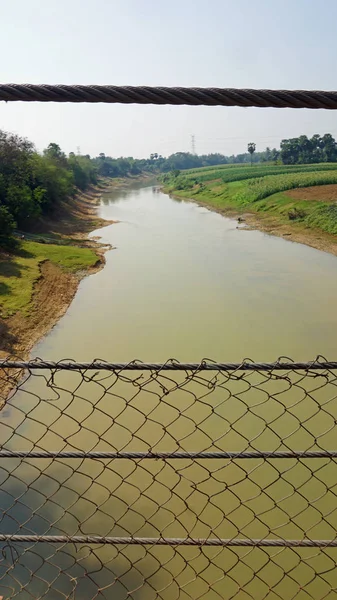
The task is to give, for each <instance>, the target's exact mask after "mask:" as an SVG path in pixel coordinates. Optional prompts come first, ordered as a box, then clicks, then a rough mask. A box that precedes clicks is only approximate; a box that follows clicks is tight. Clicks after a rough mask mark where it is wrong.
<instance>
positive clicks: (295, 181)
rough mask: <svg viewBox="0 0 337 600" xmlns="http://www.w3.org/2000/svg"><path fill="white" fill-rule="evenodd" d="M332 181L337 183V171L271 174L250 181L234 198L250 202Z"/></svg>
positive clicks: (246, 202)
mask: <svg viewBox="0 0 337 600" xmlns="http://www.w3.org/2000/svg"><path fill="white" fill-rule="evenodd" d="M331 183H337V171H330V172H327V171H316V172H314V173H289V174H286V175H285V174H283V175H269V176H267V177H262V178H259V179H252V180H251V181H248V182H247V185H246V186H245V187H244V189H243V190H242V191H240V192H237V194H235V196H234V197H233V199H234V200H236V201H237V202H240V204H249V203H251V202H257V201H258V200H262V199H263V198H267V197H268V196H271V195H272V194H276V193H277V192H283V191H286V190H291V189H294V188H301V187H310V186H315V185H325V184H331Z"/></svg>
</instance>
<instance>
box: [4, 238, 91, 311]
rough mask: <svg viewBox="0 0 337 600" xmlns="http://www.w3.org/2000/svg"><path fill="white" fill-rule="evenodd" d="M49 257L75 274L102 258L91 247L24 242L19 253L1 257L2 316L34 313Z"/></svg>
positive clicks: (54, 262)
mask: <svg viewBox="0 0 337 600" xmlns="http://www.w3.org/2000/svg"><path fill="white" fill-rule="evenodd" d="M46 260H49V261H51V262H52V263H53V264H55V265H57V266H59V267H62V268H63V269H65V270H66V271H69V272H72V273H74V272H77V271H79V270H81V269H88V268H89V267H93V266H94V265H95V264H96V263H97V260H98V259H97V255H96V254H95V252H94V251H93V250H91V249H90V248H79V247H77V246H61V245H53V244H39V243H36V242H28V241H25V242H23V243H22V244H21V248H20V249H19V250H18V251H17V252H15V253H14V254H10V255H8V254H3V255H2V256H1V258H0V295H1V303H0V315H1V317H9V316H11V315H13V314H15V313H16V312H17V311H20V312H21V313H22V315H27V314H28V313H29V312H30V310H31V306H32V299H33V293H34V285H35V283H36V282H37V281H38V279H39V277H40V265H41V263H42V262H43V261H46Z"/></svg>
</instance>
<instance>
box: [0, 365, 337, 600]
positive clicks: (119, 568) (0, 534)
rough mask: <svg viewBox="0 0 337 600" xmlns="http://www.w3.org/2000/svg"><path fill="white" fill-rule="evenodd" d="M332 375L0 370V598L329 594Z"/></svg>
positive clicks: (333, 519)
mask: <svg viewBox="0 0 337 600" xmlns="http://www.w3.org/2000/svg"><path fill="white" fill-rule="evenodd" d="M336 376H337V365H336V363H328V362H326V361H324V360H323V359H318V360H316V361H314V362H312V363H305V364H302V363H293V364H292V363H291V361H290V360H289V359H287V360H286V361H285V360H283V361H282V360H280V361H277V363H274V364H266V363H253V362H251V361H246V362H245V363H243V364H241V365H233V364H230V365H229V364H218V363H212V362H211V361H203V362H202V363H201V364H199V365H194V364H181V363H177V362H176V361H169V362H168V363H166V364H165V365H153V364H151V365H148V364H142V363H139V362H137V363H130V364H128V365H120V364H118V365H111V364H108V363H104V362H103V361H96V362H94V363H92V364H90V363H89V364H88V363H73V362H61V363H50V362H48V363H47V362H43V361H33V362H30V363H22V362H9V361H7V362H2V363H0V393H1V394H2V398H3V399H5V397H7V396H8V397H7V400H6V402H5V403H4V406H3V408H2V411H1V420H0V434H1V437H0V439H1V448H0V483H1V485H0V511H1V527H0V546H1V554H0V595H3V597H4V599H5V598H20V599H21V598H22V599H24V600H25V599H26V598H27V599H28V598H48V599H51V600H54V599H55V600H56V599H61V598H62V599H64V598H69V599H73V598H79V599H81V600H82V599H84V600H91V599H95V598H108V599H110V598H114V599H117V600H124V599H125V600H126V599H128V598H134V599H136V600H143V599H144V600H145V599H146V600H148V599H150V600H152V599H157V598H158V599H162V600H173V599H183V600H187V599H192V600H197V599H199V598H207V599H210V600H215V599H217V600H219V599H222V600H223V599H226V600H229V599H232V598H235V599H240V600H241V599H245V600H246V599H249V598H250V599H254V600H262V599H265V598H266V599H267V598H268V599H272V600H274V599H281V598H282V599H283V600H290V599H291V600H292V599H293V598H296V599H302V598H303V599H308V598H312V599H314V600H321V599H323V598H331V597H334V594H335V593H336V592H337V587H336V586H337V577H336V560H337V537H336V530H337V502H336V500H337V464H336V458H337V436H336V433H337V429H336V424H337V378H336ZM10 390H11V391H10Z"/></svg>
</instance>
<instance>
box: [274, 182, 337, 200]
mask: <svg viewBox="0 0 337 600" xmlns="http://www.w3.org/2000/svg"><path fill="white" fill-rule="evenodd" d="M284 194H285V195H286V196H288V197H289V198H292V199H293V200H309V201H310V200H316V201H319V200H321V202H337V185H336V184H333V183H332V184H330V185H316V186H312V187H306V188H297V189H296V190H289V191H287V192H284Z"/></svg>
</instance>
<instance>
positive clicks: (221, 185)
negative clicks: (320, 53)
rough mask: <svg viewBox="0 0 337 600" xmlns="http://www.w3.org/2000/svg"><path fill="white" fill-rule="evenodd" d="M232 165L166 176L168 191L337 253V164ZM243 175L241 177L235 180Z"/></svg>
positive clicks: (252, 224) (166, 190)
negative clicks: (244, 176) (243, 176)
mask: <svg viewBox="0 0 337 600" xmlns="http://www.w3.org/2000/svg"><path fill="white" fill-rule="evenodd" d="M246 171H247V167H232V168H229V167H228V166H227V165H226V167H225V168H222V169H219V168H218V169H217V170H215V169H213V170H209V169H207V170H206V169H200V173H198V172H197V170H194V171H193V172H189V171H187V172H186V173H185V172H182V173H180V174H175V175H173V174H172V175H169V176H165V177H164V178H163V183H164V191H165V192H167V193H171V194H173V195H175V196H178V197H179V198H186V199H192V200H195V201H196V202H198V203H200V204H204V205H206V206H209V207H210V208H213V209H215V210H217V211H219V212H222V213H224V214H230V215H242V216H243V218H244V219H245V220H246V221H247V223H248V224H250V225H251V226H254V227H258V228H259V229H262V230H264V231H267V232H268V233H272V234H274V235H284V236H287V237H289V238H290V239H293V240H295V241H300V242H301V243H306V244H308V245H311V246H313V247H316V248H319V249H323V250H326V251H328V252H332V253H333V254H337V237H336V235H337V204H336V202H337V194H336V193H335V192H336V190H337V164H336V163H333V164H327V165H321V164H320V165H295V166H292V167H290V166H282V165H277V166H274V165H271V166H268V165H265V166H262V167H261V165H258V166H253V167H250V168H249V170H248V174H249V178H246V179H242V175H243V173H244V172H246ZM235 177H236V178H237V179H236V180H235V179H234V178H235Z"/></svg>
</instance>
